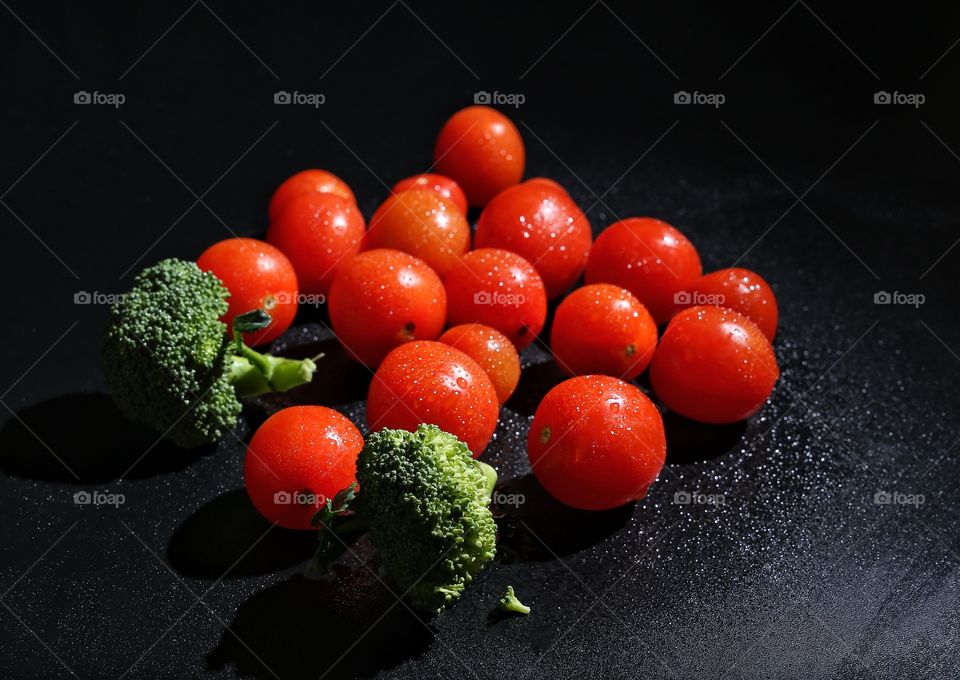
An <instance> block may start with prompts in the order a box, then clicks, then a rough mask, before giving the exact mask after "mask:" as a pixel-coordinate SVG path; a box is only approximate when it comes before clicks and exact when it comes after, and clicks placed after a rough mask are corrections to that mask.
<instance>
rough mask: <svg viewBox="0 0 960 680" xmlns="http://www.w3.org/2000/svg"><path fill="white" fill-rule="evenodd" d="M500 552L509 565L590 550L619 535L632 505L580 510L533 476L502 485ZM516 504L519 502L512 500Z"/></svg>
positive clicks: (496, 510) (499, 491) (499, 490)
mask: <svg viewBox="0 0 960 680" xmlns="http://www.w3.org/2000/svg"><path fill="white" fill-rule="evenodd" d="M494 499H495V500H502V504H500V505H494V506H493V507H492V508H491V509H492V510H493V513H494V516H495V517H496V518H497V530H498V538H497V550H498V552H499V554H500V556H501V559H502V560H503V561H504V562H507V563H510V562H542V561H547V560H552V559H556V558H557V557H564V556H565V555H571V554H573V553H577V552H580V551H582V550H586V549H587V548H589V547H591V546H593V545H595V544H597V543H599V542H600V541H602V540H603V539H605V538H606V537H607V536H610V535H611V534H613V533H615V532H617V531H619V530H620V529H622V528H623V526H624V525H625V524H626V523H627V521H628V520H629V519H630V517H631V515H632V514H633V504H632V503H629V504H627V505H624V506H621V507H619V508H614V509H613V510H604V511H599V512H597V511H588V510H577V509H575V508H571V507H570V506H567V505H564V504H563V503H561V502H560V501H558V500H556V499H555V498H553V496H551V495H550V494H549V493H547V491H546V490H545V489H544V488H543V487H542V486H540V483H539V482H538V481H537V479H536V477H534V476H533V474H526V475H523V476H522V477H517V478H514V479H510V480H507V481H505V482H504V483H503V484H500V485H498V486H497V492H496V494H495V496H494ZM513 501H516V502H513Z"/></svg>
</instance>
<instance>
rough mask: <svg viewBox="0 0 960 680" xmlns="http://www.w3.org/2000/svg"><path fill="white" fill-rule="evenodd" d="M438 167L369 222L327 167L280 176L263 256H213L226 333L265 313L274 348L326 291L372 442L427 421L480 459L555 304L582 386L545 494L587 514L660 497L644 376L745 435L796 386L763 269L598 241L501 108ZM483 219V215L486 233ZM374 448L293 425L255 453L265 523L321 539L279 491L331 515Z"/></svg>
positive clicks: (322, 429) (559, 352)
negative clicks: (299, 313)
mask: <svg viewBox="0 0 960 680" xmlns="http://www.w3.org/2000/svg"><path fill="white" fill-rule="evenodd" d="M434 160H435V164H434V166H435V169H436V172H437V174H424V175H417V176H414V177H410V178H408V179H405V180H403V181H401V182H399V183H398V184H397V185H396V186H395V187H394V188H393V191H392V192H391V195H390V197H389V198H387V199H386V201H384V202H383V204H381V205H380V207H379V208H377V210H376V212H374V214H373V216H372V217H371V219H370V223H369V225H367V224H365V221H364V217H363V215H362V214H361V213H360V210H359V209H358V208H357V204H356V201H355V198H354V195H353V192H352V191H351V189H350V187H349V186H347V184H346V183H345V182H343V180H341V179H340V178H338V177H336V176H335V175H333V174H331V173H330V172H327V171H324V170H305V171H303V172H300V173H297V174H296V175H293V176H292V177H290V178H289V179H287V180H286V181H285V182H283V184H281V185H280V187H279V188H278V189H277V190H276V192H275V194H274V195H273V198H272V200H271V201H270V207H269V217H270V227H269V229H268V231H267V235H266V241H258V240H255V239H229V240H226V241H222V242H220V243H218V244H216V245H214V246H212V247H211V248H209V249H208V250H207V251H206V252H204V253H203V255H201V257H200V258H199V260H198V264H199V265H200V267H201V268H203V269H206V270H209V271H212V272H213V273H214V274H216V275H217V276H218V277H220V278H221V279H222V280H223V281H224V283H225V284H226V286H227V288H228V289H229V290H230V292H231V298H230V311H229V312H228V314H227V316H226V317H225V318H224V321H225V322H227V323H229V321H230V320H231V318H232V317H233V316H234V315H236V314H239V313H243V312H246V311H248V310H250V309H254V308H258V307H259V308H263V309H265V310H266V311H268V312H269V314H270V315H271V317H272V319H273V321H272V324H271V325H270V326H269V327H268V328H265V329H263V330H262V331H259V332H257V333H255V334H253V335H252V336H251V337H248V338H247V341H248V342H249V343H251V344H262V343H266V342H269V341H271V340H273V339H275V338H277V337H278V336H279V335H280V334H281V333H283V331H285V330H286V329H287V328H288V327H289V325H290V324H291V323H292V321H293V318H294V316H295V314H296V310H297V305H298V302H300V301H301V300H302V299H303V297H304V296H320V297H319V299H322V300H325V301H326V303H327V308H328V311H329V317H330V322H331V325H332V327H333V330H334V332H335V334H336V336H337V338H338V339H339V341H340V343H341V344H342V345H343V347H344V348H345V349H346V350H347V352H348V353H349V354H350V355H351V356H352V357H353V358H355V359H356V360H357V361H359V362H361V363H363V364H365V365H366V366H368V367H369V368H370V369H371V370H372V371H373V372H374V376H373V380H372V382H371V384H370V389H369V395H368V400H367V422H368V425H369V428H370V430H371V431H373V430H376V429H379V428H382V427H392V428H400V429H410V430H412V429H415V428H416V426H417V425H418V424H420V423H423V422H427V423H432V424H434V425H437V426H439V427H440V428H442V429H444V430H446V431H448V432H450V433H452V434H454V435H456V436H457V437H459V438H460V439H461V440H462V441H464V442H465V443H466V444H467V445H468V446H469V447H470V450H471V451H472V452H473V453H474V455H475V456H479V455H480V454H481V453H482V452H483V450H484V449H485V447H486V446H487V444H488V443H489V442H490V439H491V438H492V436H493V433H494V430H495V429H496V426H497V420H498V417H499V409H500V406H501V405H502V404H503V403H504V402H505V401H506V400H507V399H508V398H509V397H510V396H511V394H512V393H513V391H514V389H515V388H516V386H517V384H518V381H519V378H520V371H521V364H520V359H519V354H518V352H519V351H520V350H522V349H523V348H524V347H526V346H527V345H529V344H530V343H531V342H532V341H533V340H534V339H535V338H536V337H537V336H538V335H539V334H541V332H542V331H543V329H544V325H545V323H546V319H547V303H548V301H550V300H555V299H558V298H563V300H562V301H561V302H560V303H559V305H558V306H557V308H556V313H555V316H554V320H553V324H552V327H551V328H550V346H551V349H552V351H553V353H554V356H555V358H556V362H557V365H558V366H559V367H560V368H561V369H562V370H563V371H564V372H565V373H567V374H569V375H570V376H573V377H571V379H569V380H566V381H565V382H562V383H561V384H559V385H557V386H556V387H555V388H553V389H552V390H551V391H550V392H549V393H548V394H547V395H546V396H545V398H544V399H543V401H542V403H541V404H540V405H539V407H538V408H537V411H536V414H535V416H534V419H533V423H532V426H531V429H530V435H529V442H528V455H529V458H530V463H531V466H532V469H533V471H534V473H535V475H536V476H537V478H538V479H539V480H540V482H541V483H542V484H543V486H544V487H545V488H546V489H547V490H548V491H549V492H550V493H552V494H553V495H554V496H555V497H557V498H558V499H559V500H561V501H562V502H564V503H567V504H569V505H572V506H574V507H578V508H584V509H604V508H611V507H615V506H618V505H621V504H623V503H627V502H630V501H632V500H635V499H638V498H641V497H643V495H644V494H645V493H646V489H647V487H648V486H649V485H650V483H652V482H653V481H654V479H655V478H656V476H657V474H658V473H659V472H660V470H661V468H662V466H663V463H664V460H665V457H666V442H665V436H664V430H663V423H662V419H661V416H660V411H659V410H658V408H657V407H656V406H655V405H654V404H653V402H651V400H650V399H649V398H648V397H647V396H646V395H645V394H644V393H643V392H642V391H640V390H639V389H638V388H637V387H635V386H634V385H632V384H630V383H629V382H626V381H630V380H633V379H635V378H637V377H638V376H639V375H640V374H641V373H642V372H643V371H644V370H646V369H647V368H648V367H649V369H650V383H651V385H652V387H653V391H654V392H655V393H656V396H657V397H658V399H659V400H660V401H661V402H662V404H663V405H664V406H666V407H667V408H669V409H671V410H673V411H676V412H677V413H679V414H681V415H684V416H687V417H689V418H692V419H694V420H698V421H702V422H706V423H729V422H734V421H737V420H741V419H744V418H747V417H749V416H751V415H753V414H754V413H755V412H756V411H757V410H759V408H760V407H761V406H762V405H763V403H764V402H765V401H766V399H767V398H768V396H769V395H770V392H771V390H772V389H773V385H774V383H775V382H776V380H777V378H778V377H779V370H778V368H777V362H776V358H775V356H774V352H773V349H772V347H771V341H772V339H773V337H774V334H775V332H776V327H777V304H776V300H775V298H774V295H773V291H772V290H771V288H770V286H769V285H768V284H767V283H766V282H765V281H764V280H763V279H762V278H761V277H760V276H759V275H757V274H755V273H753V272H751V271H748V270H745V269H727V270H722V271H718V272H714V273H712V274H708V275H706V276H704V275H703V272H702V268H701V263H700V257H699V255H698V253H697V250H696V249H695V248H694V246H693V244H692V243H691V242H690V241H689V240H688V239H687V238H686V237H685V236H684V235H683V234H682V233H680V232H679V231H678V230H677V229H675V228H674V227H672V226H671V225H669V224H667V223H666V222H662V221H660V220H656V219H652V218H646V217H643V218H629V219H625V220H621V221H618V222H616V223H615V224H612V225H610V226H609V227H607V228H606V229H605V230H604V231H603V232H602V233H601V234H600V236H599V237H598V238H597V239H596V241H595V242H594V240H593V238H592V235H591V229H590V224H589V222H588V221H587V218H586V216H585V215H584V213H583V212H582V211H581V209H580V208H579V207H578V206H577V204H576V203H575V202H574V200H573V199H572V198H571V197H570V195H569V194H568V193H567V191H566V190H564V188H563V187H561V186H560V185H559V184H558V183H556V182H554V181H553V180H549V179H544V178H534V179H528V180H526V181H522V182H521V179H522V176H523V171H524V163H525V151H524V146H523V141H522V139H521V137H520V134H519V132H518V130H517V128H516V127H515V126H514V125H513V123H512V122H511V121H510V120H509V119H508V118H507V117H505V116H504V115H502V114H501V113H499V112H497V111H495V110H494V109H491V108H487V107H483V106H474V107H470V108H467V109H464V110H462V111H459V112H458V113H456V114H455V115H454V116H453V117H452V118H450V120H448V121H447V123H446V124H445V125H444V127H443V129H442V130H441V132H440V134H439V136H438V139H437V142H436V147H435V150H434ZM468 206H471V207H476V208H481V209H482V211H481V212H480V216H479V219H478V221H477V225H476V231H475V233H474V234H472V235H471V228H470V222H469V221H468V219H467V209H468ZM471 236H472V239H471ZM471 240H472V241H473V249H471ZM581 278H582V279H584V281H585V285H583V286H582V287H580V288H577V289H576V290H573V292H570V290H571V288H573V287H574V285H575V284H576V283H577V282H578V281H580V279H581ZM568 293H569V294H568ZM564 296H565V297H564ZM663 324H666V328H665V330H664V331H663V333H662V335H660V336H659V337H658V326H659V325H663ZM445 329H446V330H445ZM320 370H321V374H322V367H321V369H320ZM361 446H362V437H361V436H360V433H359V431H357V430H356V428H355V427H354V426H353V425H352V424H351V423H350V422H349V421H348V420H347V419H346V418H344V417H343V416H341V415H340V414H338V413H336V412H335V411H332V410H330V409H327V408H324V407H320V406H301V407H292V408H290V409H285V410H284V411H281V412H280V413H277V414H275V415H274V416H273V417H271V418H270V419H268V420H267V421H266V423H264V425H263V426H262V427H261V428H260V429H259V430H258V432H257V433H256V434H255V436H254V438H253V440H252V441H251V444H250V450H249V452H248V456H247V462H246V467H245V479H246V483H247V487H248V491H249V492H250V495H251V498H252V499H253V501H254V503H255V505H256V506H257V507H258V509H260V511H261V512H262V513H263V514H264V515H266V516H267V517H268V518H269V519H271V520H273V521H277V522H279V523H280V524H282V525H284V526H290V527H297V528H307V527H308V526H309V519H310V516H311V515H312V514H313V511H314V509H315V507H316V505H313V506H310V504H309V503H306V504H297V503H282V504H279V503H278V502H277V501H276V498H277V494H278V493H281V492H283V493H285V494H286V495H285V496H282V497H283V498H284V499H286V498H289V497H293V495H294V494H298V493H299V494H303V493H305V492H309V494H311V497H313V498H314V499H315V500H316V501H317V504H322V502H323V499H324V498H326V497H332V496H333V495H334V494H335V493H336V492H337V491H339V490H340V489H342V488H344V487H346V486H348V485H349V484H350V483H351V482H352V481H353V471H354V461H355V458H356V455H357V453H358V452H359V449H360V447H361ZM308 500H309V498H308ZM303 505H307V506H308V507H303Z"/></svg>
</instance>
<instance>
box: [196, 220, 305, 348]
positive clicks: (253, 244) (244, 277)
mask: <svg viewBox="0 0 960 680" xmlns="http://www.w3.org/2000/svg"><path fill="white" fill-rule="evenodd" d="M197 266H198V267H200V269H203V270H204V271H208V272H212V273H213V275H214V276H216V277H217V278H218V279H220V280H221V281H223V284H224V285H225V286H226V287H227V290H229V291H230V297H229V298H228V299H227V302H228V303H229V304H230V307H229V309H228V310H227V313H226V314H224V315H223V317H222V318H221V319H220V320H221V321H223V322H224V323H225V324H227V327H229V326H230V324H231V323H233V318H234V317H235V316H237V315H238V314H243V313H244V312H249V311H251V310H254V309H262V310H264V311H265V312H267V313H268V314H269V315H270V325H269V326H267V327H266V328H264V329H263V330H259V331H256V332H254V333H246V334H244V337H243V339H244V342H246V343H247V344H248V345H251V346H254V345H260V344H263V343H265V342H271V341H273V340H276V339H277V338H278V337H280V336H281V335H282V334H283V332H284V331H285V330H287V329H288V328H289V327H290V324H291V323H293V318H294V317H295V316H296V315H297V298H298V288H297V275H296V273H295V272H294V270H293V265H292V264H291V263H290V260H288V259H287V257H286V256H285V255H284V254H283V253H282V252H280V251H279V250H278V249H277V248H274V247H273V246H272V245H270V244H269V243H265V242H264V241H258V240H257V239H253V238H228V239H226V240H224V241H220V242H219V243H214V244H213V245H212V246H210V247H209V248H207V249H206V250H205V251H203V254H202V255H201V256H200V257H199V258H197Z"/></svg>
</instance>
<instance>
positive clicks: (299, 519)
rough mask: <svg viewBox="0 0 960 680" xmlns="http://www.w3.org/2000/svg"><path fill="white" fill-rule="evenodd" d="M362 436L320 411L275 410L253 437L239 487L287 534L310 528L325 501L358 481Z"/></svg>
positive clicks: (331, 412)
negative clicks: (357, 465) (292, 530)
mask: <svg viewBox="0 0 960 680" xmlns="http://www.w3.org/2000/svg"><path fill="white" fill-rule="evenodd" d="M361 448H363V436H362V435H361V434H360V430H358V429H357V428H356V426H354V424H353V423H352V422H350V420H349V419H348V418H347V417H346V416H344V415H342V414H340V413H338V412H337V411H334V410H333V409H329V408H326V407H324V406H291V407H289V408H285V409H282V410H280V411H277V412H276V413H274V414H273V415H272V416H270V417H269V418H267V420H266V421H264V423H263V425H261V426H260V427H259V428H258V429H257V431H256V432H255V433H254V435H253V438H252V439H251V440H250V444H249V446H248V447H247V455H246V458H245V459H244V463H243V482H244V485H245V486H246V488H247V494H248V495H249V496H250V500H251V501H252V502H253V505H254V507H256V508H257V510H258V511H259V512H260V514H261V515H263V516H264V517H265V518H266V519H267V520H269V521H271V522H275V523H276V524H279V525H280V526H282V527H285V528H287V529H312V528H313V527H311V526H310V521H311V520H312V519H313V516H314V515H315V514H316V513H317V510H319V509H320V508H321V507H322V506H323V505H324V504H325V501H326V499H327V498H331V499H332V498H333V497H334V496H335V495H336V494H337V493H338V492H339V491H341V490H342V489H345V488H346V487H348V486H350V485H351V484H352V483H354V482H355V481H357V480H356V461H357V455H358V454H359V453H360V449H361Z"/></svg>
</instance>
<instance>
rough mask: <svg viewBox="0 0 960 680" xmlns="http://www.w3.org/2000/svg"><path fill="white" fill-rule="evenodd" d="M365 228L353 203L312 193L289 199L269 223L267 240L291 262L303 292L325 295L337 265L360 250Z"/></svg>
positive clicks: (361, 216) (337, 197) (343, 262)
mask: <svg viewBox="0 0 960 680" xmlns="http://www.w3.org/2000/svg"><path fill="white" fill-rule="evenodd" d="M365 228H366V225H365V224H364V221H363V215H361V214H360V209H359V208H358V207H357V206H356V204H355V203H353V202H351V201H348V200H347V199H345V198H343V197H341V196H337V195H336V194H321V193H316V192H314V193H309V194H302V195H300V196H297V197H295V198H293V199H291V200H290V202H289V203H288V204H287V206H286V208H284V209H283V211H282V212H281V213H280V215H279V216H278V217H277V218H276V219H275V220H274V221H273V222H271V223H270V228H269V229H268V230H267V240H268V241H270V243H272V244H274V245H275V246H277V247H278V248H279V249H280V250H282V251H283V252H284V253H286V255H287V257H289V258H290V261H291V262H293V267H294V269H296V270H297V278H298V279H299V281H300V288H301V290H302V291H303V292H304V293H310V294H319V295H326V294H327V291H328V290H329V289H330V284H331V283H332V282H333V279H334V278H335V277H336V274H337V272H338V271H339V270H340V268H341V267H343V266H344V265H345V264H346V263H347V262H349V261H350V259H351V258H352V257H353V256H354V255H356V254H357V253H358V252H360V245H361V243H362V242H363V233H364V229H365Z"/></svg>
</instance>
